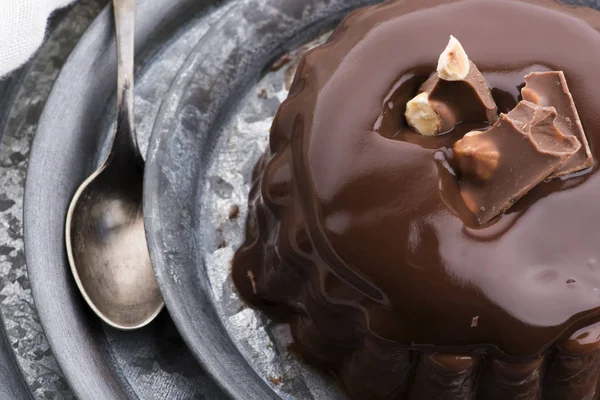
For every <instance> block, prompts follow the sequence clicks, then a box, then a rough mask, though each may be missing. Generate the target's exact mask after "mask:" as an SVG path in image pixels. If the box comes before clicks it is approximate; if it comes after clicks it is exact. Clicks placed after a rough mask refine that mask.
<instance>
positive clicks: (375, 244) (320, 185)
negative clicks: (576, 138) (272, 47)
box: [233, 0, 600, 399]
mask: <svg viewBox="0 0 600 400" xmlns="http://www.w3.org/2000/svg"><path fill="white" fill-rule="evenodd" d="M599 27H600V14H599V13H597V12H595V11H592V10H589V9H578V8H568V7H565V6H562V5H559V4H558V3H557V2H554V1H552V0H531V1H529V2H527V3H526V2H523V1H510V0H487V1H480V0H466V1H450V0H447V1H444V0H419V1H416V0H415V1H410V0H407V1H402V2H388V3H384V4H382V5H379V6H375V7H370V8H365V9H362V10H360V11H358V12H355V13H353V14H351V16H349V17H348V18H346V19H345V20H344V21H343V22H342V24H341V25H340V26H339V28H338V29H337V30H336V31H335V32H334V34H333V36H332V37H331V39H330V40H329V42H328V43H327V44H326V45H324V46H322V47H319V48H317V49H315V50H313V51H311V52H309V53H308V54H307V55H306V56H305V57H304V58H303V60H302V61H301V63H300V65H299V67H298V72H297V75H296V78H295V80H294V83H293V85H292V88H291V92H290V95H289V97H288V99H287V100H286V102H285V103H284V104H283V105H282V106H281V107H280V109H279V111H278V113H277V116H276V118H275V120H274V123H273V127H272V131H271V141H270V150H269V151H268V152H267V154H266V155H265V157H264V158H263V159H262V160H261V162H260V163H259V165H258V166H257V168H256V171H255V178H256V180H255V184H254V188H253V190H252V192H251V194H250V206H251V210H250V216H249V219H248V224H247V241H246V243H245V244H244V246H243V247H242V248H241V249H240V250H239V251H238V253H237V254H236V258H235V260H234V266H233V279H234V282H235V284H236V286H237V287H238V289H239V291H240V292H241V294H242V295H243V296H244V298H246V299H247V300H248V301H249V302H251V303H253V304H256V305H258V306H259V307H261V308H262V309H265V310H267V311H269V312H270V314H271V315H273V316H276V317H279V318H282V319H284V320H287V321H290V322H292V329H293V332H294V335H295V337H296V339H297V341H298V343H299V346H300V348H301V351H302V352H303V353H304V354H305V355H307V356H309V357H310V358H313V359H317V361H318V362H319V363H321V364H323V365H324V366H327V367H330V368H332V369H334V370H336V371H338V372H340V374H341V376H342V379H343V380H344V382H345V386H346V387H347V388H348V390H349V391H350V392H351V393H360V390H365V391H366V393H371V394H370V396H373V397H372V398H396V397H394V396H399V393H400V394H401V393H405V392H407V391H408V390H409V388H410V386H411V385H412V382H411V379H412V378H411V377H414V376H415V374H416V371H418V370H419V368H420V364H421V362H422V357H423V356H419V354H425V355H424V356H426V354H428V353H429V352H431V351H434V352H442V353H447V352H452V353H458V354H475V353H477V354H482V355H484V356H485V357H486V358H489V359H491V360H496V359H498V360H504V361H505V362H506V363H508V364H511V365H512V364H514V365H527V364H528V363H529V364H531V363H532V360H535V359H536V357H540V356H541V355H542V354H545V352H547V351H554V350H552V349H553V346H554V345H555V343H556V342H557V341H558V340H559V339H560V338H561V337H570V335H571V334H573V332H574V331H576V330H578V329H580V328H582V327H585V326H587V325H592V324H593V323H595V322H597V321H598V320H600V292H598V291H597V290H596V289H598V288H600V242H599V240H598V234H597V232H598V227H599V226H600V211H599V210H598V207H597V202H598V185H600V175H598V173H597V168H596V167H595V168H594V169H593V170H592V171H591V172H589V173H587V174H585V175H582V176H580V177H572V178H570V179H568V180H561V179H554V180H552V181H550V182H548V183H542V184H540V185H538V186H537V187H535V188H534V189H533V190H532V191H530V192H529V193H528V194H527V195H526V196H525V197H523V198H522V199H521V200H520V201H519V203H518V204H517V205H515V206H514V207H512V208H511V210H510V211H509V212H508V213H506V214H504V215H503V216H502V217H501V218H499V220H497V221H496V222H494V223H493V224H491V225H489V226H484V227H478V226H477V224H476V223H475V221H474V220H473V217H472V214H471V213H469V211H468V210H467V209H466V208H465V206H464V203H463V202H462V200H461V198H460V194H459V191H458V186H457V184H456V179H455V177H454V176H453V172H454V171H453V160H452V152H451V151H450V150H449V149H451V147H452V145H453V143H454V142H455V141H456V140H457V139H459V138H460V137H462V135H464V134H465V133H466V132H469V131H470V130H473V129H475V128H485V127H486V126H485V125H483V124H479V125H477V124H471V125H466V124H465V125H460V126H458V127H457V128H456V129H454V131H453V132H451V133H449V134H446V135H443V136H440V137H423V136H420V135H417V134H415V133H414V132H412V131H410V130H409V129H408V128H407V127H406V125H405V122H404V119H403V117H402V116H403V113H404V108H403V105H404V104H406V102H407V101H408V100H409V99H411V98H412V97H414V95H415V94H416V92H417V90H418V88H419V86H420V85H421V84H422V83H423V82H424V81H425V80H426V79H427V77H428V76H430V74H431V73H432V72H433V71H434V70H435V66H436V61H437V59H438V56H439V51H440V49H443V48H444V44H445V43H446V42H447V40H448V37H449V35H450V34H453V35H454V36H456V37H459V38H460V40H461V42H462V44H463V46H464V47H465V49H466V50H467V52H468V54H469V56H470V58H471V60H472V61H473V62H475V63H476V64H477V66H478V67H479V69H480V70H481V72H482V73H483V74H484V76H485V77H486V80H487V82H488V83H489V84H490V87H491V88H492V94H493V95H494V97H495V99H496V103H497V104H498V108H499V110H500V111H502V112H507V111H508V110H510V109H512V108H513V107H514V106H515V105H516V103H517V100H518V96H519V89H520V87H521V86H522V85H523V84H524V76H525V75H526V74H527V73H529V72H531V71H544V70H563V71H564V72H565V75H566V77H567V80H568V82H569V88H570V90H571V93H572V94H573V97H574V100H575V103H576V104H577V107H578V111H579V114H580V117H581V121H582V124H583V127H584V129H585V131H586V132H587V134H588V138H589V140H590V145H591V149H592V153H593V154H599V151H600V148H599V146H600V141H598V140H597V135H598V132H600V118H599V117H598V113H597V108H598V106H599V105H600V90H598V88H597V87H595V82H597V77H598V74H599V71H600V51H598V50H599V49H600V34H599V33H598V32H597V30H596V29H598V28H599ZM533 32H534V33H533ZM499 33H501V34H499ZM249 270H250V271H252V272H253V274H254V276H255V283H256V292H254V291H253V287H252V285H251V282H250V280H249V279H248V275H247V272H248V271H249ZM476 316H477V317H479V318H478V324H477V326H476V327H471V324H472V321H473V318H474V317H476ZM297 321H301V323H300V322H297ZM389 348H393V349H394V350H393V351H392V354H394V355H395V357H396V358H393V357H392V358H390V357H391V356H390V355H389V353H390V350H388V351H384V350H382V349H389ZM384 356H385V357H388V359H385V357H384ZM578 357H579V356H578ZM349 365H353V367H352V368H353V369H354V370H355V371H372V370H377V369H378V368H380V369H381V370H382V371H388V372H389V371H400V373H399V374H398V376H393V377H390V378H389V379H388V380H387V381H386V382H387V384H388V386H386V387H385V393H375V392H376V391H377V390H379V389H377V388H370V387H371V386H373V385H371V386H369V383H368V382H366V381H365V382H363V383H362V384H359V383H358V382H357V379H362V378H359V377H357V373H348V374H347V375H344V371H350V368H349ZM484 365H488V366H489V365H490V363H489V362H487V363H484ZM386 366H387V367H386ZM393 368H396V369H395V370H393ZM533 371H536V369H535V368H533ZM544 371H545V369H544ZM502 373H504V372H498V374H502ZM596 373H597V372H596ZM358 375H360V374H358ZM376 375H377V376H378V377H379V378H381V379H383V378H382V376H383V373H382V374H376ZM517 375H518V374H517ZM525 375H527V374H525ZM529 375H535V373H534V372H530V373H529ZM400 377H401V379H400ZM396 378H398V379H396ZM529 378H530V376H528V377H526V379H525V380H527V379H529ZM394 379H396V381H393V380H394ZM536 379H537V378H535V376H534V377H533V378H531V379H530V380H528V381H527V382H525V383H523V385H522V387H526V388H527V387H529V386H528V383H529V384H532V383H531V382H541V381H542V380H541V379H537V380H536ZM381 385H383V383H381ZM356 386H360V387H356ZM375 386H377V385H375ZM508 386H509V384H507V386H506V387H508ZM377 387H380V386H377ZM514 387H519V385H518V384H515V385H514ZM502 390H504V389H502ZM502 390H499V393H504V394H506V393H507V391H504V392H503V391H502ZM515 390H516V392H515V393H516V394H515V397H510V396H504V395H502V396H500V395H498V396H499V397H496V398H502V399H508V398H536V397H533V396H534V395H535V394H532V395H531V396H532V397H523V396H521V397H518V395H519V393H518V389H515ZM536 390H537V389H536ZM534 391H535V390H534ZM534 391H532V392H531V393H534ZM465 396H467V395H465ZM503 396H504V397H503ZM354 397H356V398H369V397H364V396H362V395H360V394H357V395H355V396H354ZM466 398H468V397H466ZM489 398H494V397H492V396H491V397H489ZM564 398H569V397H564Z"/></svg>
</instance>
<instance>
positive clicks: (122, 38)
mask: <svg viewBox="0 0 600 400" xmlns="http://www.w3.org/2000/svg"><path fill="white" fill-rule="evenodd" d="M113 7H114V15H115V32H116V38H117V122H116V127H115V138H114V142H113V149H112V150H113V151H112V153H113V154H115V153H116V154H115V155H117V154H118V153H126V154H127V155H129V156H131V155H132V154H135V155H136V156H137V158H138V159H139V160H141V159H142V158H141V155H140V150H139V147H138V143H137V138H136V134H135V119H134V118H135V115H134V112H133V108H134V107H133V78H134V67H133V66H134V57H135V49H134V41H135V0H113ZM139 160H138V161H139Z"/></svg>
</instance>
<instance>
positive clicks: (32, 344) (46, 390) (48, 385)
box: [0, 0, 104, 399]
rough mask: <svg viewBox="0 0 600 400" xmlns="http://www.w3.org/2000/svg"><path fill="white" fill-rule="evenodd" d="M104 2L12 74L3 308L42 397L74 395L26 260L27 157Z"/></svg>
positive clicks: (70, 20) (24, 367)
mask: <svg viewBox="0 0 600 400" xmlns="http://www.w3.org/2000/svg"><path fill="white" fill-rule="evenodd" d="M102 3H104V1H100V0H82V1H80V2H79V4H78V5H76V6H75V7H74V8H73V9H71V10H69V11H68V14H67V16H65V17H64V18H61V20H60V21H58V23H57V25H56V26H55V27H54V29H53V30H52V32H51V34H50V35H49V37H48V38H47V41H46V43H45V45H44V46H43V48H42V49H40V51H39V52H38V54H37V55H36V56H35V58H34V59H33V60H32V61H31V62H30V63H29V64H28V65H27V66H26V68H25V69H23V70H21V71H19V73H18V74H16V75H15V76H13V77H11V79H13V81H12V82H11V87H10V96H11V97H12V98H11V99H10V103H9V104H10V105H9V108H8V109H3V112H6V117H5V118H6V119H5V124H4V125H3V127H2V128H3V129H2V135H3V136H2V145H1V146H0V187H2V193H0V224H1V225H0V241H1V242H2V246H0V286H1V290H0V300H1V304H0V312H1V313H2V319H3V322H4V324H5V328H6V331H7V334H8V339H9V341H10V345H11V347H12V350H13V352H14V354H15V357H16V360H17V362H18V364H19V367H20V368H21V371H22V373H23V375H24V377H25V379H26V382H27V385H28V387H29V388H30V390H31V392H32V393H33V395H34V397H35V398H38V399H71V398H73V395H72V393H71V391H70V390H69V388H68V385H67V383H66V381H65V379H64V377H63V376H62V374H61V372H60V368H59V366H58V364H57V363H56V360H55V358H54V356H53V355H52V351H51V350H50V347H49V345H48V341H47V340H46V337H45V335H44V332H43V330H42V327H41V325H40V321H39V316H38V314H37V310H36V308H35V305H34V302H33V298H32V294H31V286H30V283H29V278H28V274H27V267H26V264H25V255H24V250H23V192H24V185H25V173H26V168H27V158H28V156H29V149H30V143H31V140H32V138H33V135H34V133H35V129H36V127H37V123H38V120H39V117H40V114H41V112H42V108H43V106H44V103H45V101H46V98H47V97H48V94H49V93H50V89H51V88H52V84H53V82H54V80H55V79H56V76H57V74H58V72H59V71H60V67H61V66H62V64H63V63H64V62H65V60H66V59H67V57H68V55H69V53H70V52H71V50H72V49H73V46H74V45H75V43H76V42H77V40H78V39H79V37H80V36H81V34H82V33H83V31H84V30H85V29H86V27H87V26H88V25H89V23H90V22H91V21H92V19H93V17H95V16H96V15H97V13H98V12H99V11H100V9H101V7H102V6H103V4H102ZM7 91H8V90H7ZM3 100H6V98H4V99H3ZM17 398H18V397H17Z"/></svg>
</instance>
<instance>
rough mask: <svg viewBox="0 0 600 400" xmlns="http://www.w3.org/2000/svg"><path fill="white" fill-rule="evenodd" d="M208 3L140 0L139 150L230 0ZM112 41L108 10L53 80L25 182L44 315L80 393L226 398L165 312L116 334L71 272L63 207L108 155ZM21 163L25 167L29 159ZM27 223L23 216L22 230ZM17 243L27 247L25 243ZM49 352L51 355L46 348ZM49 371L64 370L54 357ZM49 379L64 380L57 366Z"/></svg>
mask: <svg viewBox="0 0 600 400" xmlns="http://www.w3.org/2000/svg"><path fill="white" fill-rule="evenodd" d="M210 4H211V3H209V2H204V3H202V2H198V1H194V0H189V1H184V0H181V1H177V2H169V3H165V2H162V1H160V0H155V1H152V0H146V1H139V2H138V5H139V10H138V19H137V25H138V29H137V39H138V40H137V42H136V47H137V48H138V49H139V52H138V54H137V65H138V69H137V71H136V76H137V85H136V98H135V103H136V104H135V106H136V125H137V127H138V133H139V134H140V138H139V139H140V144H141V147H142V149H144V148H145V147H146V143H145V142H146V141H147V138H148V135H149V133H150V129H151V127H152V124H153V121H154V117H155V115H156V112H157V110H158V108H159V106H160V103H161V101H162V98H163V97H164V94H165V92H166V91H167V90H168V88H169V85H170V83H171V81H172V79H173V77H174V76H175V74H176V73H177V71H178V70H179V67H180V65H181V64H182V63H183V62H184V60H185V59H186V57H187V56H188V54H189V51H190V50H191V49H192V48H193V47H194V46H195V44H196V43H197V42H198V41H199V40H200V38H201V37H202V36H203V35H204V34H205V33H206V32H207V31H208V30H209V29H210V26H211V24H212V23H214V21H216V20H218V19H219V18H220V15H222V14H223V13H225V12H226V11H227V6H226V5H225V6H223V7H221V8H218V9H217V8H210ZM112 39H113V37H112V14H111V13H110V10H105V11H104V12H102V13H101V14H100V16H99V18H98V19H97V20H96V21H95V22H94V23H93V24H92V25H91V27H90V29H89V30H88V32H87V33H86V35H85V36H84V37H83V38H82V39H81V42H80V44H79V45H78V47H77V49H76V50H75V51H74V52H73V53H72V55H71V57H70V59H69V61H68V62H67V64H66V65H65V67H64V68H63V70H62V71H61V74H60V76H59V78H58V79H57V80H56V83H55V86H54V88H53V91H52V94H51V96H50V98H49V99H48V101H47V103H46V106H45V109H44V113H43V115H42V117H41V120H40V124H39V128H38V132H37V134H36V138H35V144H34V146H33V149H32V152H31V155H32V156H31V162H30V164H29V171H28V175H27V184H28V185H33V186H32V187H33V189H31V188H30V187H29V186H28V190H27V195H26V201H25V203H26V205H25V207H24V208H25V211H24V212H25V221H26V222H25V243H26V245H25V247H26V250H27V251H26V253H27V261H28V264H29V265H28V269H29V278H30V279H31V286H32V287H33V292H34V297H35V301H36V306H37V310H38V315H39V320H40V321H41V324H42V325H43V326H44V330H45V333H46V335H47V337H48V342H49V343H50V345H51V347H52V350H53V353H54V354H55V356H56V359H57V360H58V363H59V364H60V368H61V369H62V371H63V372H64V376H65V377H66V379H67V380H68V381H69V384H70V386H71V388H72V390H73V392H74V393H75V394H76V395H77V396H78V397H79V398H85V399H102V400H104V399H113V398H114V399H117V398H134V399H135V398H142V399H165V398H168V399H205V398H206V399H219V398H223V395H222V393H221V392H220V391H219V389H218V387H217V386H216V385H215V384H214V383H213V381H212V380H211V379H210V378H208V377H207V375H206V374H205V373H204V372H203V371H202V369H201V368H200V367H199V365H198V364H197V362H196V361H195V360H194V358H193V356H192V355H191V353H190V352H189V350H188V349H187V348H186V346H185V344H184V343H183V341H182V340H181V337H180V336H179V335H178V333H177V331H176V329H175V328H174V326H173V323H172V322H171V320H170V318H169V315H168V314H167V313H166V312H163V313H161V315H159V317H158V319H157V320H155V321H154V322H153V323H152V324H150V325H149V326H147V327H145V328H144V329H141V330H139V331H136V332H121V331H117V330H115V329H112V328H110V327H108V326H106V325H103V324H102V323H100V322H99V320H98V319H97V318H96V317H95V316H94V315H93V314H92V313H91V311H90V310H89V309H88V308H87V306H86V305H85V304H84V302H83V299H82V298H81V297H80V295H79V294H78V293H77V290H76V287H75V285H74V282H73V280H72V278H71V277H70V272H69V270H68V265H67V263H66V258H65V252H64V240H62V237H64V230H63V229H64V217H65V212H66V205H67V204H68V201H69V200H70V197H71V196H72V194H73V193H74V190H75V188H76V186H77V185H78V184H79V183H81V181H82V180H83V179H84V178H85V176H86V175H87V174H89V172H91V171H92V170H93V169H94V167H95V166H97V165H98V161H99V160H101V159H102V158H103V156H104V155H105V154H104V151H105V150H106V138H107V137H108V133H109V132H110V131H111V123H112V121H113V120H114V109H115V108H114V107H115V103H114V88H115V86H116V85H115V78H116V74H115V60H114V42H113V41H112ZM90 85H91V86H93V88H91V87H90ZM41 101H42V100H41ZM36 120H37V118H36ZM34 127H35V126H34ZM34 127H33V128H34ZM33 128H32V130H33ZM31 138H32V136H31V135H28V136H27V137H26V138H25V140H23V141H21V142H20V146H21V148H20V153H21V154H24V155H28V154H29V146H30V145H31ZM22 160H23V164H24V165H23V169H21V170H20V171H19V173H20V174H23V172H24V168H25V166H26V164H27V157H26V156H25V157H23V158H22ZM21 176H23V175H21ZM22 184H23V182H22V181H20V183H19V185H22ZM22 193H23V192H22V186H21V188H20V194H21V195H22ZM20 205H21V204H19V206H20ZM19 209H20V207H19ZM15 211H17V210H15ZM61 219H62V221H61ZM20 224H21V219H20V218H19V227H18V228H19V235H20V231H21V228H20ZM20 245H21V248H22V242H20ZM28 283H29V282H28ZM28 312H33V310H31V311H29V310H28ZM38 329H40V328H39V325H38ZM40 330H41V329H40ZM46 351H47V352H48V353H49V354H50V350H49V349H48V348H47V347H46ZM52 368H53V370H54V371H55V372H58V367H57V366H56V364H53V365H52ZM52 376H53V377H54V378H56V379H57V380H59V381H60V382H64V380H63V379H62V378H61V374H60V373H57V374H53V375H52ZM43 395H44V396H46V397H47V398H53V399H54V398H61V397H62V398H70V397H72V395H71V394H70V393H69V392H68V391H67V390H66V389H65V390H64V391H63V392H62V393H60V394H59V392H58V391H54V392H52V391H50V390H47V391H46V390H45V389H44V394H43Z"/></svg>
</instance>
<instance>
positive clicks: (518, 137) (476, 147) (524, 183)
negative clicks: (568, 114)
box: [454, 101, 581, 224]
mask: <svg viewBox="0 0 600 400" xmlns="http://www.w3.org/2000/svg"><path fill="white" fill-rule="evenodd" d="M555 120H556V110H555V109H554V108H553V107H541V106H538V105H536V104H533V103H531V102H528V101H522V102H520V103H519V104H518V105H517V107H516V108H515V109H514V110H513V111H511V112H510V113H508V114H502V115H500V119H499V120H498V121H497V122H496V123H495V124H494V126H493V127H492V128H490V129H489V130H487V131H485V132H479V131H475V132H470V133H468V134H466V135H465V136H464V137H463V138H462V139H461V140H459V141H457V142H456V143H455V144H454V158H455V160H456V163H457V165H458V169H459V171H460V174H461V176H460V181H459V186H460V192H461V196H462V198H463V200H464V202H465V204H466V205H467V207H468V208H469V209H470V210H471V211H472V212H473V213H474V214H475V215H476V216H477V219H478V221H479V222H480V223H481V224H484V223H487V222H489V221H490V220H491V219H492V218H494V217H495V216H497V215H498V214H500V213H502V212H504V211H505V210H507V209H508V208H509V207H510V206H511V205H512V204H514V203H515V202H516V201H517V200H519V199H520V198H521V197H523V196H524V195H525V194H526V193H527V192H528V191H529V190H531V189H532V188H533V187H534V186H536V185H537V184H539V183H540V182H542V181H543V180H544V179H546V178H547V177H548V176H549V175H551V174H553V173H554V172H555V171H557V170H558V169H559V168H560V167H561V166H562V165H563V164H564V163H565V162H566V161H567V160H568V159H569V158H570V157H571V156H572V155H573V154H575V153H576V152H577V151H578V150H579V149H580V148H581V143H579V141H578V140H577V138H576V137H574V136H567V135H565V134H563V133H562V132H561V131H560V130H559V129H558V127H557V125H556V124H555Z"/></svg>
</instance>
